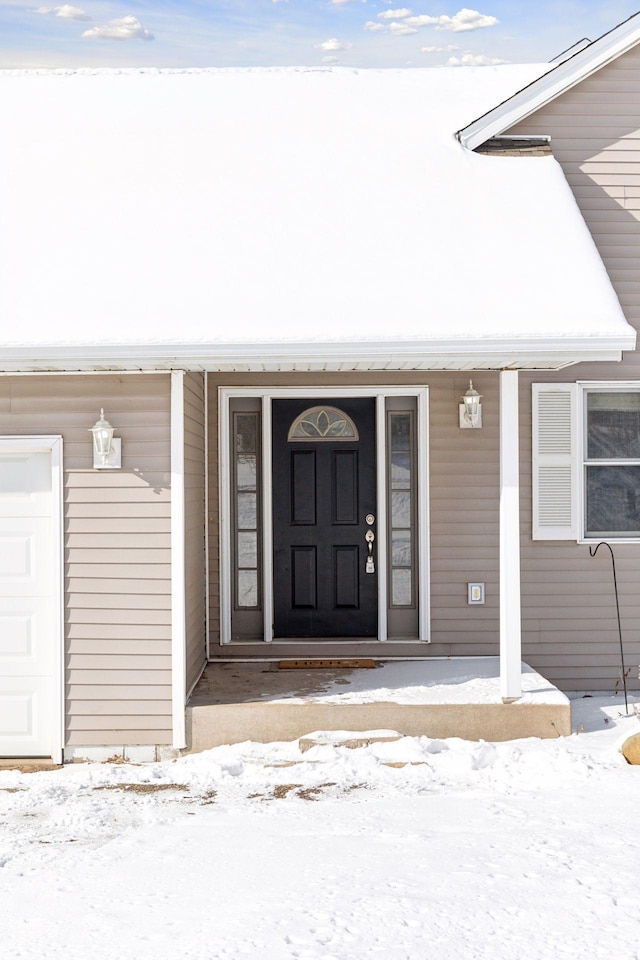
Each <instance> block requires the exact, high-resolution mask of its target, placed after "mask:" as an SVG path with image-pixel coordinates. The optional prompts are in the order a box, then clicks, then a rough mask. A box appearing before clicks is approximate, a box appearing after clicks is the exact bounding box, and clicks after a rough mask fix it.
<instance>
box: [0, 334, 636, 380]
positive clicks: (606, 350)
mask: <svg viewBox="0 0 640 960" xmlns="http://www.w3.org/2000/svg"><path fill="white" fill-rule="evenodd" d="M634 348H635V333H634V332H633V331H632V330H631V328H629V333H628V334H618V335H615V336H609V337H607V336H603V337H555V338H521V339H520V338H518V339H498V338H491V339H484V340H476V341H469V340H464V341H460V340H458V341H456V340H434V341H431V342H430V341H425V340H406V341H393V340H388V341H387V340H384V341H370V342H366V343H362V342H358V341H356V342H353V341H351V342H336V343H317V342H313V343H273V342H271V343H255V342H252V343H227V344H211V343H207V344H193V343H191V344H126V345H117V346H114V345H113V344H100V345H97V344H93V345H91V344H85V345H77V346H76V345H74V346H71V345H64V346H62V345H60V346H57V345H56V346H54V345H42V346H39V347H34V346H31V345H29V346H26V345H24V346H18V345H16V346H11V347H6V346H5V347H0V369H3V370H7V371H8V370H10V369H13V370H20V369H24V368H31V369H33V368H34V367H35V368H41V369H49V370H51V369H59V370H65V369H67V370H74V369H75V370H78V369H82V370H90V369H96V368H97V369H99V370H100V372H105V373H108V372H109V370H110V369H129V370H131V369H135V368H139V369H140V368H141V369H146V370H151V369H153V370H154V371H158V370H159V369H165V370H166V369H208V370H215V369H219V368H222V367H225V368H226V367H228V366H230V365H231V366H233V365H238V367H239V368H241V369H255V370H260V369H264V365H265V364H278V363H281V364H283V365H289V364H292V363H293V364H313V365H314V366H315V367H316V368H317V369H321V368H322V367H323V365H328V364H332V363H340V364H346V365H349V366H353V367H354V368H358V367H362V366H363V365H364V364H366V363H368V362H376V361H378V362H379V361H384V362H385V365H386V366H387V369H393V368H394V366H395V367H397V368H401V367H403V366H404V367H405V368H406V367H407V365H411V364H428V363H429V361H432V362H434V363H437V364H438V365H441V364H442V363H443V362H446V363H447V364H458V365H459V366H460V368H462V367H464V366H466V365H469V364H473V363H475V362H478V363H483V364H487V363H490V364H491V363H493V364H498V365H499V366H508V365H512V364H516V365H524V364H528V363H529V364H530V363H531V362H536V363H541V364H543V365H544V364H545V363H548V364H551V365H553V366H554V367H555V366H557V364H558V363H559V362H561V363H563V364H571V363H580V362H583V361H589V360H614V361H615V360H619V359H621V354H622V351H625V350H633V349H634Z"/></svg>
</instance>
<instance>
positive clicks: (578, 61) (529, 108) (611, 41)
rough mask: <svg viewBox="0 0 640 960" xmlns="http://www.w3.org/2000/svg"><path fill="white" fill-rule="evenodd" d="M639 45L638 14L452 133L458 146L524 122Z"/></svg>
mask: <svg viewBox="0 0 640 960" xmlns="http://www.w3.org/2000/svg"><path fill="white" fill-rule="evenodd" d="M638 41H640V14H638V13H636V14H634V15H633V16H632V17H629V19H628V20H625V21H624V23H621V24H619V26H617V27H614V28H613V30H610V31H609V33H605V35H604V36H602V37H600V38H599V39H598V40H594V42H593V43H591V44H590V45H589V46H588V47H585V48H584V49H583V50H579V51H578V53H575V54H574V55H573V56H572V57H570V58H569V59H568V60H565V61H563V62H562V63H559V64H558V66H557V67H554V69H553V70H550V71H549V72H548V73H545V74H543V75H542V76H541V77H539V78H538V79H537V80H534V81H533V83H530V84H529V85H528V86H527V87H524V88H523V89H522V90H519V91H518V93H515V94H514V95H513V96H512V97H510V98H509V99H508V100H505V101H503V103H500V104H498V106H497V107H494V108H493V110H489V111H488V112H487V113H485V114H483V116H481V117H478V119H477V120H474V121H473V122H472V123H470V124H469V125H468V126H466V127H463V128H462V129H461V130H459V131H458V132H457V133H456V137H457V138H458V140H459V141H460V143H461V144H462V145H463V146H465V147H467V149H469V150H474V149H475V148H476V147H478V146H480V144H481V143H484V142H485V140H488V139H489V137H494V136H497V135H499V134H500V133H502V131H503V130H508V129H509V127H512V126H514V125H515V124H516V123H520V121H521V120H525V119H526V118H527V117H528V116H530V115H531V114H532V113H535V112H536V110H539V109H540V108H541V107H544V106H546V104H547V103H550V102H551V101H552V100H555V99H556V97H559V96H560V95H561V94H563V93H565V92H566V91H567V90H570V89H571V88H572V87H575V86H576V84H578V83H580V82H581V81H582V80H586V79H587V77H590V76H591V75H592V74H593V73H595V72H596V71H597V70H600V69H601V68H602V67H605V66H606V65H607V64H608V63H611V62H612V61H613V60H616V59H617V58H618V57H620V56H622V54H624V53H627V51H628V50H631V48H632V47H634V46H635V45H636V44H637V43H638Z"/></svg>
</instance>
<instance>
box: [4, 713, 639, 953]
mask: <svg viewBox="0 0 640 960" xmlns="http://www.w3.org/2000/svg"><path fill="white" fill-rule="evenodd" d="M632 699H635V698H632ZM573 706H574V712H573V725H574V729H575V730H576V731H578V732H577V734H574V735H573V736H572V737H570V738H567V739H563V740H547V741H541V740H535V739H530V740H519V741H512V742H508V743H499V744H490V743H471V742H467V741H462V740H440V741H436V740H430V739H428V738H404V739H401V740H398V741H396V742H380V743H372V744H371V745H369V746H365V747H360V748H358V749H350V748H348V747H346V746H335V745H334V744H332V743H330V742H328V743H321V744H320V745H318V746H312V747H311V749H308V750H306V751H305V752H301V750H300V746H299V744H298V742H297V741H296V742H294V743H278V744H255V743H245V744H240V745H236V746H232V747H218V748H216V749H214V750H211V751H209V752H207V753H203V754H200V755H197V756H191V757H186V758H183V759H181V760H177V761H173V762H164V763H157V764H148V765H140V766H136V765H130V764H118V763H109V764H74V765H71V766H67V767H66V768H65V769H62V770H57V771H52V772H47V773H30V774H21V773H18V772H16V771H8V770H4V771H0V957H2V958H3V960H4V958H5V957H6V958H9V957H10V958H12V960H13V958H20V960H35V958H38V960H40V958H43V960H44V958H47V960H56V958H62V957H64V958H65V960H107V958H108V960H116V958H117V960H129V958H131V960H133V958H135V960H147V958H153V960H179V958H180V960H181V958H184V960H213V958H216V960H217V958H220V960H240V958H242V960H245V958H247V960H248V958H254V957H255V958H261V960H262V958H264V960H280V958H301V960H361V958H379V960H405V958H406V960H409V958H410V960H421V958H427V960H430V958H438V960H454V958H455V960H474V958H492V960H511V958H518V960H534V958H535V960H538V958H539V960H566V958H582V957H585V958H586V957H588V958H593V960H600V958H609V957H612V958H614V957H615V958H616V960H638V958H640V907H639V904H640V831H639V829H638V823H639V815H640V803H639V800H640V767H631V766H628V765H627V764H626V762H625V761H624V759H623V757H622V756H621V754H620V753H619V746H620V743H621V742H622V740H624V739H625V738H626V737H627V736H629V735H631V734H632V733H635V732H638V730H640V723H639V721H638V719H637V718H623V717H621V716H620V714H621V712H622V711H623V709H624V704H623V703H621V700H620V698H619V697H618V698H615V699H614V698H608V699H605V698H595V697H594V698H587V699H580V700H577V701H574V705H573ZM359 736H362V735H359ZM321 739H322V738H321Z"/></svg>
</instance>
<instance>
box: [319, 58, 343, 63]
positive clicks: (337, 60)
mask: <svg viewBox="0 0 640 960" xmlns="http://www.w3.org/2000/svg"><path fill="white" fill-rule="evenodd" d="M322 62H323V63H340V57H323V58H322Z"/></svg>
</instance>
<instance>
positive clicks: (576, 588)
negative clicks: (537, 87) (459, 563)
mask: <svg viewBox="0 0 640 960" xmlns="http://www.w3.org/2000/svg"><path fill="white" fill-rule="evenodd" d="M507 132H508V133H511V134H540V133H541V134H548V135H550V136H551V145H552V149H553V153H554V155H555V157H556V158H557V160H558V161H559V162H560V164H561V165H562V167H563V169H564V172H565V175H566V177H567V180H568V182H569V184H570V185H571V188H572V190H573V193H574V195H575V198H576V201H577V203H578V206H579V207H580V210H581V211H582V214H583V216H584V219H585V221H586V223H587V225H588V226H589V229H590V230H591V233H592V235H593V238H594V241H595V243H596V246H597V247H598V250H599V252H600V255H601V257H602V259H603V261H604V264H605V267H606V269H607V272H608V274H609V277H610V278H611V282H612V284H613V286H614V289H615V290H616V293H617V295H618V298H619V300H620V303H621V304H622V307H623V309H624V312H625V315H626V317H627V319H628V320H629V322H630V323H631V324H632V325H633V326H634V327H635V328H636V329H640V49H638V48H635V49H634V50H631V51H629V53H627V54H625V55H624V56H623V57H620V58H619V59H618V60H617V61H615V62H614V63H611V64H609V66H607V67H604V68H603V69H602V70H600V71H599V72H598V73H597V74H594V75H593V76H592V77H590V78H589V79H587V80H585V81H583V82H582V83H581V84H579V85H578V86H577V87H575V88H574V89H573V90H570V91H568V92H567V93H565V94H564V95H563V96H561V97H559V98H558V99H557V100H556V101H555V102H554V103H551V104H549V105H548V106H547V107H544V108H542V109H541V110H539V111H538V112H537V113H536V114H534V115H533V116H531V117H529V118H528V119H527V120H524V121H522V123H520V124H518V125H517V126H516V127H513V128H512V129H511V130H509V131H507ZM495 162H496V163H499V162H500V160H499V159H496V161H495ZM573 379H576V380H638V381H640V355H639V354H638V352H637V351H636V352H634V353H627V354H625V358H624V361H623V363H621V364H616V363H609V364H602V363H595V364H580V365H579V366H575V367H572V368H570V369H569V370H564V371H562V372H561V373H559V374H539V375H535V376H534V375H531V374H523V375H521V391H520V395H521V416H520V422H521V458H522V490H521V496H522V530H523V539H522V605H523V656H524V659H525V660H527V662H528V663H530V664H531V665H532V666H534V667H537V668H538V669H540V670H541V671H542V672H543V673H544V674H545V676H547V677H549V679H550V680H553V681H554V682H556V683H557V684H558V685H559V686H560V687H562V688H564V689H566V690H613V689H615V688H616V686H618V687H619V686H620V681H619V662H620V661H619V643H618V631H617V621H616V608H615V599H614V593H613V584H612V576H611V560H610V557H609V553H608V551H605V550H604V549H603V550H600V551H599V553H598V556H597V557H596V558H595V559H592V558H591V557H590V556H589V548H588V546H586V545H580V544H576V543H573V542H569V541H556V542H551V541H546V542H545V541H536V542H533V541H532V540H531V383H532V382H534V381H535V382H543V381H554V380H555V381H564V382H566V381H567V380H573ZM614 550H615V554H616V567H617V573H618V585H619V590H620V613H621V618H622V628H623V637H624V641H625V651H626V663H627V666H628V668H629V669H630V672H629V676H628V680H627V682H628V684H629V686H630V688H631V689H636V690H637V689H638V668H637V664H638V662H639V661H640V639H639V638H640V589H639V587H640V545H638V544H630V543H625V544H619V545H615V546H614Z"/></svg>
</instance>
